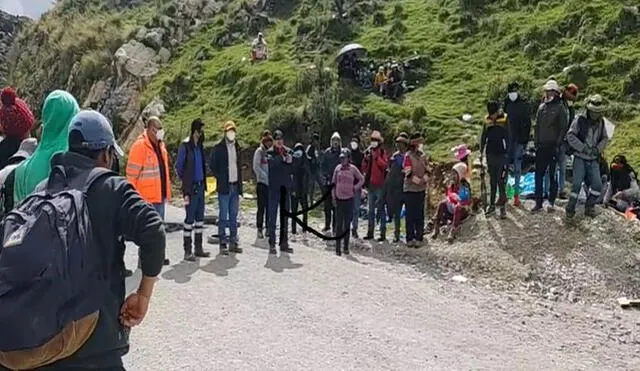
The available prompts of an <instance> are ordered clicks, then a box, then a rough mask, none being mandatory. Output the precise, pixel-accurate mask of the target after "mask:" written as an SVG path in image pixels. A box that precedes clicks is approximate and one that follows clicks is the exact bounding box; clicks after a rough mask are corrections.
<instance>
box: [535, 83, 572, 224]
mask: <svg viewBox="0 0 640 371" xmlns="http://www.w3.org/2000/svg"><path fill="white" fill-rule="evenodd" d="M543 88H544V91H545V98H544V102H542V104H540V106H539V107H538V112H537V114H536V126H535V129H534V142H535V147H536V175H535V179H536V186H535V188H536V191H535V194H536V206H535V207H534V208H533V210H531V211H532V212H534V213H535V212H539V211H540V210H542V206H543V197H542V195H543V193H544V189H543V186H544V175H545V173H546V172H547V171H548V172H549V180H550V189H549V207H548V208H547V211H549V212H553V211H554V210H555V206H554V205H555V200H556V196H557V193H558V183H557V179H556V165H557V163H558V156H559V153H560V151H561V150H562V142H563V140H564V136H563V133H565V132H566V131H567V126H568V121H567V113H566V111H565V109H564V106H563V104H562V100H561V99H560V92H561V90H560V85H558V83H557V82H556V81H555V80H549V81H547V82H546V83H545V84H544V87H543Z"/></svg>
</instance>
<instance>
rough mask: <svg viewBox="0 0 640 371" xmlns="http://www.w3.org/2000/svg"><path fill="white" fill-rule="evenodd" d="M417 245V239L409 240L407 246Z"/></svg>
mask: <svg viewBox="0 0 640 371" xmlns="http://www.w3.org/2000/svg"><path fill="white" fill-rule="evenodd" d="M415 245H416V241H414V240H409V241H407V247H414V246H415Z"/></svg>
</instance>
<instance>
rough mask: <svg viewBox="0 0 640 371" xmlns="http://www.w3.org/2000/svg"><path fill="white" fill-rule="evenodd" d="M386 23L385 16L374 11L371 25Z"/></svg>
mask: <svg viewBox="0 0 640 371" xmlns="http://www.w3.org/2000/svg"><path fill="white" fill-rule="evenodd" d="M385 24H387V18H386V17H385V15H384V13H382V12H375V14H374V15H373V25H374V26H376V27H381V26H384V25H385Z"/></svg>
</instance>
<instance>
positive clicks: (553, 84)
mask: <svg viewBox="0 0 640 371" xmlns="http://www.w3.org/2000/svg"><path fill="white" fill-rule="evenodd" d="M542 88H543V89H544V90H545V91H549V90H552V91H556V92H558V93H561V92H562V91H561V89H560V85H558V82H557V81H556V80H549V81H547V82H546V83H545V84H544V86H543V87H542Z"/></svg>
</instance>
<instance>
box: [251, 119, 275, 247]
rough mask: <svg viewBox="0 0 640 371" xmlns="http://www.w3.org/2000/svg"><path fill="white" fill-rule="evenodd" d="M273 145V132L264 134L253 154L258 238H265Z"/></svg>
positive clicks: (266, 131) (267, 131)
mask: <svg viewBox="0 0 640 371" xmlns="http://www.w3.org/2000/svg"><path fill="white" fill-rule="evenodd" d="M272 145H273V137H272V136H271V131H269V130H265V131H264V132H263V133H262V140H261V141H260V146H258V148H256V151H255V152H254V153H253V173H254V174H256V183H257V184H256V193H257V194H258V213H257V214H256V227H257V228H258V238H259V239H263V238H264V233H263V231H264V225H265V220H266V217H267V204H268V202H269V163H268V162H267V151H268V150H269V148H271V146H272Z"/></svg>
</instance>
